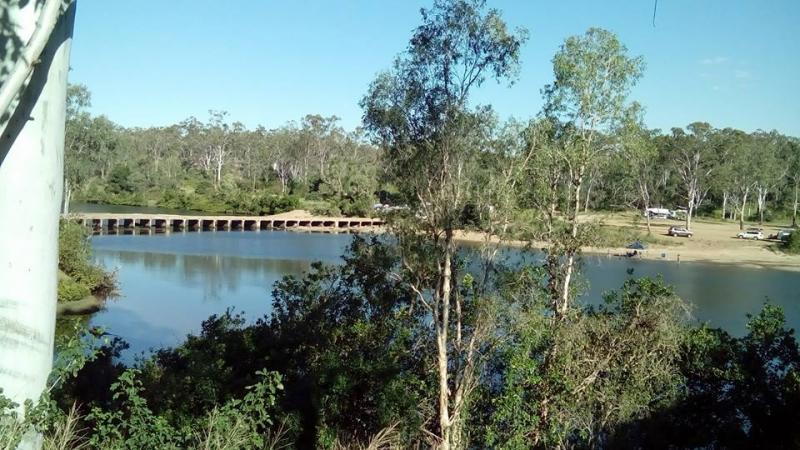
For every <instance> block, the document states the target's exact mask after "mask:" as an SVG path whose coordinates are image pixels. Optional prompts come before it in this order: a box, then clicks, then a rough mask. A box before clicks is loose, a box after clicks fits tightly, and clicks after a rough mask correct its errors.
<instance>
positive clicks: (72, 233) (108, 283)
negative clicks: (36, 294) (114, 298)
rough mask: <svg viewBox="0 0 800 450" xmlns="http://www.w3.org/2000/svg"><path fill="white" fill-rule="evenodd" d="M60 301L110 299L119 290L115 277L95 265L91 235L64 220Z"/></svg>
mask: <svg viewBox="0 0 800 450" xmlns="http://www.w3.org/2000/svg"><path fill="white" fill-rule="evenodd" d="M58 250H59V251H58V268H59V270H60V271H61V276H59V280H58V299H59V300H62V301H72V300H80V299H82V298H84V297H86V296H87V295H89V294H95V295H106V294H109V293H111V292H112V291H113V290H114V288H115V286H116V281H115V280H114V276H113V274H110V273H108V272H106V271H105V270H103V268H101V267H99V266H97V265H95V264H94V263H93V262H92V248H91V244H90V242H89V232H88V230H87V229H86V227H84V226H83V225H80V224H78V223H75V222H70V221H69V220H62V221H61V223H60V226H59V234H58Z"/></svg>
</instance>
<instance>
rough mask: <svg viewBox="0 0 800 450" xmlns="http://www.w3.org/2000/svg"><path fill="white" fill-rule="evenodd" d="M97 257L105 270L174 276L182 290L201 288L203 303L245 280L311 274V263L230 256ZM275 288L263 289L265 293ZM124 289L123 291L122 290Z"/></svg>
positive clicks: (125, 254) (129, 254)
mask: <svg viewBox="0 0 800 450" xmlns="http://www.w3.org/2000/svg"><path fill="white" fill-rule="evenodd" d="M97 253H98V257H99V258H100V259H102V260H105V261H104V263H105V265H106V266H108V265H109V263H111V265H118V266H121V267H120V268H119V270H120V271H123V270H125V267H137V266H139V267H141V268H143V270H144V272H146V273H148V274H151V273H162V274H164V275H162V276H164V277H166V276H175V277H176V278H177V280H178V281H179V282H180V283H181V286H183V287H187V288H197V287H198V286H202V290H203V300H204V301H211V300H213V301H218V300H220V299H221V297H220V294H221V293H222V292H223V291H230V292H236V290H237V289H238V288H239V285H240V283H241V280H242V277H250V278H253V277H263V278H269V277H274V278H280V277H282V276H284V275H290V274H299V273H301V272H303V271H305V270H308V268H309V266H310V262H309V261H298V260H285V259H256V258H240V257H235V256H229V255H181V254H175V253H152V252H131V251H102V252H97ZM271 288H272V286H267V285H265V286H264V292H265V293H267V292H269V291H270V289H271ZM123 289H124V287H123Z"/></svg>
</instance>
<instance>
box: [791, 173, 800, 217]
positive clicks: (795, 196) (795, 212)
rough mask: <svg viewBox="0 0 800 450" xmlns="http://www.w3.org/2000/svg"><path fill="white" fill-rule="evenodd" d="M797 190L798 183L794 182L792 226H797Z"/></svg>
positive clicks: (799, 186) (799, 187)
mask: <svg viewBox="0 0 800 450" xmlns="http://www.w3.org/2000/svg"><path fill="white" fill-rule="evenodd" d="M798 190H800V183H798V182H796V181H795V183H794V210H793V212H792V227H797V204H798Z"/></svg>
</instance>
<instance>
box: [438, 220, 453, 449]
mask: <svg viewBox="0 0 800 450" xmlns="http://www.w3.org/2000/svg"><path fill="white" fill-rule="evenodd" d="M452 240H453V232H452V230H446V231H445V252H444V261H443V262H442V265H443V267H442V275H441V287H440V291H441V293H440V294H439V305H438V308H439V311H438V318H437V317H434V321H435V322H436V327H435V328H436V353H437V366H438V372H439V428H440V433H441V439H442V442H441V444H440V446H439V448H440V449H441V450H450V443H451V440H452V433H451V422H450V387H449V383H448V378H449V377H448V366H449V365H448V362H449V360H448V354H447V331H448V327H449V324H450V295H451V292H450V286H451V276H452V272H451V269H452V267H451V265H452V255H451V253H452V249H451V247H452ZM434 314H436V312H434Z"/></svg>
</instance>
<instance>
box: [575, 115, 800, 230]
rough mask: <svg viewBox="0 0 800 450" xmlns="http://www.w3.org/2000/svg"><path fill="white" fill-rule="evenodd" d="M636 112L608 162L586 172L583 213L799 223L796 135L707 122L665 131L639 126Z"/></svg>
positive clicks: (612, 145)
mask: <svg viewBox="0 0 800 450" xmlns="http://www.w3.org/2000/svg"><path fill="white" fill-rule="evenodd" d="M637 110H638V108H637V107H636V106H634V107H633V108H632V109H631V110H630V111H629V112H628V116H627V117H626V120H623V121H622V122H621V123H620V124H619V125H618V126H617V127H616V129H615V132H614V134H612V135H611V136H610V142H609V143H608V144H607V145H608V151H607V152H606V154H605V157H604V158H600V159H599V161H598V164H597V165H596V166H595V168H594V169H593V170H592V171H590V172H589V180H588V186H587V195H586V205H585V208H589V207H594V208H597V209H619V208H628V207H637V208H639V209H644V208H648V207H665V208H671V209H675V208H678V207H682V208H684V210H685V211H686V213H687V214H688V215H690V216H692V215H697V214H702V215H705V216H715V217H717V218H721V219H728V220H738V221H739V222H740V225H742V226H743V222H744V221H758V222H759V223H763V222H764V221H773V220H787V219H790V220H791V223H792V225H793V226H796V224H797V209H798V200H800V198H799V197H798V195H799V194H800V141H799V140H798V139H797V138H794V137H789V136H784V135H782V134H780V133H778V132H777V131H774V130H773V131H771V132H765V131H760V130H759V131H755V132H753V133H745V132H743V131H741V130H736V129H731V128H725V129H717V128H714V127H713V126H711V125H710V124H708V123H705V122H695V123H692V124H689V125H688V126H686V127H685V128H673V129H672V130H671V131H670V132H669V133H661V132H660V131H659V130H648V129H645V128H644V127H642V126H641V123H642V122H641V119H639V118H637V117H636V115H637V114H638V112H637ZM593 190H594V192H592V191H593ZM689 219H691V217H689ZM687 224H690V220H689V221H687Z"/></svg>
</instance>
